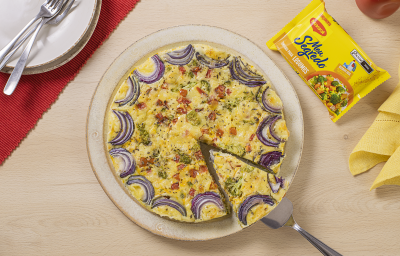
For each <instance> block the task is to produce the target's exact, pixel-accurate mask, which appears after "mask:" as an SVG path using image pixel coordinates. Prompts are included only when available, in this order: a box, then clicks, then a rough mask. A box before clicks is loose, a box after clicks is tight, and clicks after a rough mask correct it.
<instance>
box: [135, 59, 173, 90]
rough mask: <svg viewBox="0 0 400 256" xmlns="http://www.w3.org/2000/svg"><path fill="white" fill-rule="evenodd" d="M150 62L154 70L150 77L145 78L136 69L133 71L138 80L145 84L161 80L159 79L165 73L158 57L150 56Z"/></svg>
mask: <svg viewBox="0 0 400 256" xmlns="http://www.w3.org/2000/svg"><path fill="white" fill-rule="evenodd" d="M151 60H152V61H153V63H154V66H155V69H154V71H153V72H152V73H151V74H150V75H148V76H146V75H144V74H142V73H140V72H139V71H138V70H137V69H136V70H135V71H133V73H134V74H135V75H136V76H137V77H138V78H139V80H140V81H141V82H143V83H146V84H152V83H154V82H157V81H158V80H160V79H161V77H162V76H163V75H164V72H165V66H164V63H163V62H162V61H161V59H160V57H158V55H157V54H156V55H153V56H151Z"/></svg>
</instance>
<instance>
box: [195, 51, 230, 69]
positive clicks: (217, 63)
mask: <svg viewBox="0 0 400 256" xmlns="http://www.w3.org/2000/svg"><path fill="white" fill-rule="evenodd" d="M228 58H229V56H228ZM228 58H226V59H224V60H214V59H211V58H209V57H207V56H205V55H201V54H200V53H198V52H196V59H197V60H198V61H199V62H200V63H201V64H203V65H204V66H206V67H208V68H209V69H213V68H222V67H224V66H226V65H228V64H229V60H228Z"/></svg>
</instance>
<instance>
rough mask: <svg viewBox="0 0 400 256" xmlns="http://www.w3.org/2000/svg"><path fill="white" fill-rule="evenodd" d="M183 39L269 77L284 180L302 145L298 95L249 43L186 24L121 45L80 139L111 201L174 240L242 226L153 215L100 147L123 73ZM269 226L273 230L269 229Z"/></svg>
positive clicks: (213, 29) (209, 235)
mask: <svg viewBox="0 0 400 256" xmlns="http://www.w3.org/2000/svg"><path fill="white" fill-rule="evenodd" d="M188 43H206V44H209V45H211V46H213V45H214V46H217V47H218V48H227V49H230V50H229V52H237V53H239V54H240V55H241V56H243V57H245V59H246V61H247V60H250V61H251V62H250V63H251V64H254V65H256V66H257V70H261V71H262V72H263V73H264V74H265V75H266V76H267V77H268V78H269V80H270V81H271V82H272V84H273V86H274V88H275V90H276V91H277V93H278V94H279V96H280V98H281V99H282V102H283V104H284V114H285V119H286V124H287V126H288V129H289V131H290V137H289V140H288V142H287V143H286V147H285V153H286V158H285V160H284V161H283V164H282V166H281V172H280V175H282V176H283V177H284V178H286V179H287V180H288V181H289V182H290V183H291V182H292V181H293V178H294V176H295V174H296V171H297V168H298V166H299V163H300V158H301V153H302V150H303V140H304V132H303V130H304V127H303V114H302V111H301V106H300V102H299V99H298V97H297V94H296V91H295V90H294V88H293V86H292V84H291V83H290V82H289V80H288V79H287V77H286V76H285V75H284V74H283V73H282V71H281V70H280V69H279V68H278V67H277V66H276V65H275V63H274V62H273V61H272V60H271V59H270V58H269V57H268V56H267V55H266V54H265V53H264V52H263V51H262V50H261V49H260V48H259V47H258V46H257V45H255V44H254V43H252V42H251V41H249V40H248V39H246V38H244V37H242V36H240V35H238V34H235V33H233V32H230V31H227V30H224V29H221V28H216V27H209V26H200V25H188V26H179V27H172V28H168V29H165V30H161V31H158V32H156V33H154V34H151V35H149V36H147V37H145V38H143V39H141V40H139V41H137V42H135V43H134V44H132V45H131V46H130V47H129V48H127V49H126V50H125V51H124V52H123V53H122V54H121V55H120V56H119V57H118V58H117V59H116V60H115V61H114V62H113V63H112V64H111V66H110V67H109V68H108V70H107V71H106V73H105V74H104V76H103V77H102V79H101V81H100V83H99V85H98V86H97V89H96V91H95V93H94V95H93V98H92V102H91V104H90V108H89V113H88V118H87V127H86V144H87V149H88V154H89V159H90V163H91V165H92V168H93V171H94V173H95V175H96V177H97V179H98V181H99V183H100V185H101V186H102V187H103V189H104V191H105V192H106V193H107V195H108V196H109V197H110V199H111V200H112V201H113V202H114V204H115V205H116V206H117V207H118V208H119V209H120V210H121V211H122V212H123V213H124V214H125V215H126V216H127V217H128V218H130V219H131V220H132V221H133V222H135V223H136V224H137V225H139V226H141V227H143V228H145V229H147V230H149V231H150V232H152V233H155V234H158V235H161V236H165V237H169V238H174V239H179V240H191V241H198V240H210V239H214V238H219V237H223V236H227V235H230V234H233V233H236V232H238V231H240V230H242V228H241V227H240V225H239V223H238V221H237V218H236V217H235V216H234V214H231V215H230V217H229V218H225V219H221V220H215V221H213V222H205V223H199V224H192V223H180V222H176V221H171V220H168V219H164V218H161V217H159V216H158V215H156V214H154V213H151V212H149V211H147V210H146V209H145V208H144V207H142V206H141V205H139V203H137V202H136V201H135V200H134V198H133V197H131V196H130V195H129V194H128V193H127V192H126V189H124V188H123V185H122V184H121V182H120V180H119V179H117V178H116V177H115V176H114V172H113V170H112V167H111V165H110V164H109V161H108V153H107V151H106V148H105V144H106V143H105V141H106V134H105V129H104V128H105V126H106V125H105V124H104V119H105V114H106V110H107V108H108V107H109V103H110V100H111V99H112V97H113V95H114V94H115V92H116V91H117V89H118V88H119V85H120V84H121V81H123V80H124V79H126V78H127V76H128V75H129V72H130V71H131V69H132V67H133V66H134V65H135V64H136V63H137V62H139V61H141V60H143V58H148V57H150V56H151V55H153V54H154V53H156V52H158V51H159V50H166V49H169V48H171V47H176V46H183V45H187V44H188ZM271 232H273V231H272V230H271Z"/></svg>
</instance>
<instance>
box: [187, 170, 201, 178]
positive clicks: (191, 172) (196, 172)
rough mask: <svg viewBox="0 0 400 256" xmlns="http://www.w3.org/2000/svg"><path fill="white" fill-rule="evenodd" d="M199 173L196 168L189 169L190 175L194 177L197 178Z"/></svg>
mask: <svg viewBox="0 0 400 256" xmlns="http://www.w3.org/2000/svg"><path fill="white" fill-rule="evenodd" d="M198 173H199V172H198V171H197V170H196V169H190V171H189V174H190V177H192V178H196V176H197V174H198Z"/></svg>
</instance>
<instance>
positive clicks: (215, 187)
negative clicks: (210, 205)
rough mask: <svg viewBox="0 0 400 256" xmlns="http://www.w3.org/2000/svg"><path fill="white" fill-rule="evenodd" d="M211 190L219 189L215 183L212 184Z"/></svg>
mask: <svg viewBox="0 0 400 256" xmlns="http://www.w3.org/2000/svg"><path fill="white" fill-rule="evenodd" d="M210 189H218V185H217V183H215V182H211V184H210Z"/></svg>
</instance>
